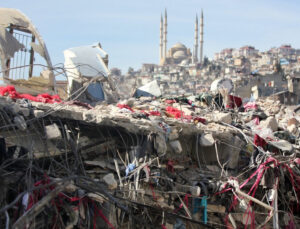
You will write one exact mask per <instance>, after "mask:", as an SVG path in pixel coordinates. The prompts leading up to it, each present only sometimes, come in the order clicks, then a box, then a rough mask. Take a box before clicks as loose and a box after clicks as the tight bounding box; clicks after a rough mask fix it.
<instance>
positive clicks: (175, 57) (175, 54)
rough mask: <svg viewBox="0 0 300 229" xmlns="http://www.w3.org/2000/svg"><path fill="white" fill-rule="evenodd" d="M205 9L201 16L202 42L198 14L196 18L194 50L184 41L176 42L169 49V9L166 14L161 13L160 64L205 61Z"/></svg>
mask: <svg viewBox="0 0 300 229" xmlns="http://www.w3.org/2000/svg"><path fill="white" fill-rule="evenodd" d="M203 25H204V24H203V11H202V12H201V18H200V42H199V41H198V38H199V32H198V31H199V30H198V28H199V26H198V16H197V15H196V20H195V38H194V47H193V52H191V50H190V49H189V48H187V47H186V46H185V45H184V44H182V43H176V44H175V45H173V46H172V47H171V48H170V49H169V50H168V51H167V33H168V32H167V28H168V23H167V10H165V16H164V19H163V16H162V15H161V20H160V42H159V63H160V65H162V66H164V65H188V64H194V65H197V64H200V65H201V64H202V61H203ZM199 43H200V57H199V59H198V49H199V45H198V44H199Z"/></svg>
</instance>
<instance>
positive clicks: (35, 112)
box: [33, 110, 45, 118]
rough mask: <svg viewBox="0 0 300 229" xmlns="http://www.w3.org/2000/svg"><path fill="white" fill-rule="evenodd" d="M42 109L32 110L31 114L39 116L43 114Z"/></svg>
mask: <svg viewBox="0 0 300 229" xmlns="http://www.w3.org/2000/svg"><path fill="white" fill-rule="evenodd" d="M44 113H45V112H44V111H41V110H33V115H34V116H35V117H37V118H40V117H42V116H43V115H44Z"/></svg>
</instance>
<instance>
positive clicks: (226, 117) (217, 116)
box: [214, 112, 232, 124]
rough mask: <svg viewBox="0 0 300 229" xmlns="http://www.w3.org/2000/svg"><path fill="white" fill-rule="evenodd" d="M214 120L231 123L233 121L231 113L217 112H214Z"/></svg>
mask: <svg viewBox="0 0 300 229" xmlns="http://www.w3.org/2000/svg"><path fill="white" fill-rule="evenodd" d="M214 121H216V122H224V123H227V124H230V123H231V121H232V119H231V114H230V113H222V112H215V113H214Z"/></svg>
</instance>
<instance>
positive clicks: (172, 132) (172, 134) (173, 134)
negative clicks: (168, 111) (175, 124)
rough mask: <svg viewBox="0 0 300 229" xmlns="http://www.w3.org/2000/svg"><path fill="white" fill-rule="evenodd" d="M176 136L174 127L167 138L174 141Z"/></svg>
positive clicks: (176, 132)
mask: <svg viewBox="0 0 300 229" xmlns="http://www.w3.org/2000/svg"><path fill="white" fill-rule="evenodd" d="M178 137H179V135H178V131H177V130H176V129H173V130H172V131H171V133H170V135H169V140H170V141H174V140H177V139H178Z"/></svg>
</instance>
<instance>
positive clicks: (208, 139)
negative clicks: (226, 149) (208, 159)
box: [200, 134, 215, 146]
mask: <svg viewBox="0 0 300 229" xmlns="http://www.w3.org/2000/svg"><path fill="white" fill-rule="evenodd" d="M214 143H215V139H214V137H213V136H212V134H202V135H201V138H200V144H201V145H202V146H212V145H213V144H214Z"/></svg>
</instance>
